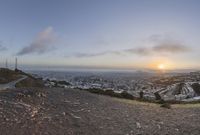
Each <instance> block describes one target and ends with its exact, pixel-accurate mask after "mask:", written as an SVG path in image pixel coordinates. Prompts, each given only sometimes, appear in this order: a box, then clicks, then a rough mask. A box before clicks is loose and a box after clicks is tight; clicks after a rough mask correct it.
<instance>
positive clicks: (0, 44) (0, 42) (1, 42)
mask: <svg viewBox="0 0 200 135" xmlns="http://www.w3.org/2000/svg"><path fill="white" fill-rule="evenodd" d="M2 44H3V41H0V51H5V50H7V48H6V47H5V46H3V45H2Z"/></svg>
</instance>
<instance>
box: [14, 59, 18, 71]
mask: <svg viewBox="0 0 200 135" xmlns="http://www.w3.org/2000/svg"><path fill="white" fill-rule="evenodd" d="M15 71H18V69H17V58H15Z"/></svg>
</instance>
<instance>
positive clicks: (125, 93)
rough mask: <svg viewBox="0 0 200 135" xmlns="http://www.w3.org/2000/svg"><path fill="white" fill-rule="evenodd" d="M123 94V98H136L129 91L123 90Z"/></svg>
mask: <svg viewBox="0 0 200 135" xmlns="http://www.w3.org/2000/svg"><path fill="white" fill-rule="evenodd" d="M121 96H122V97H123V98H126V99H134V97H133V95H131V94H129V93H128V92H126V91H123V92H122V93H121Z"/></svg>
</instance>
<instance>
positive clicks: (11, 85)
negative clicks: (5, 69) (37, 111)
mask: <svg viewBox="0 0 200 135" xmlns="http://www.w3.org/2000/svg"><path fill="white" fill-rule="evenodd" d="M26 78H27V76H24V75H23V76H22V78H20V79H17V80H15V81H12V82H9V83H6V84H0V90H5V89H12V88H15V85H16V83H18V82H20V81H22V80H24V79H26Z"/></svg>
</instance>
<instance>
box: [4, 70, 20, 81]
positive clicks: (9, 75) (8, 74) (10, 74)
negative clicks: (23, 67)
mask: <svg viewBox="0 0 200 135" xmlns="http://www.w3.org/2000/svg"><path fill="white" fill-rule="evenodd" d="M20 75H21V74H20V73H18V72H15V71H13V70H10V69H6V68H0V84H4V83H8V82H11V81H14V80H16V79H19V78H20V77H21V76H20Z"/></svg>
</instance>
